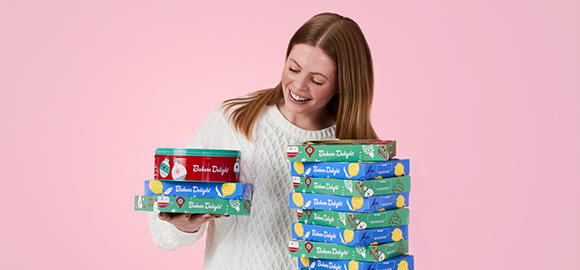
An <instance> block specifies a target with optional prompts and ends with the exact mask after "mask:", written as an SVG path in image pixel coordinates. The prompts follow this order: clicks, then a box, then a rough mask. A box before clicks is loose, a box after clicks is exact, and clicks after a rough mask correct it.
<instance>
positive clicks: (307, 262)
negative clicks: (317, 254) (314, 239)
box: [300, 257, 310, 267]
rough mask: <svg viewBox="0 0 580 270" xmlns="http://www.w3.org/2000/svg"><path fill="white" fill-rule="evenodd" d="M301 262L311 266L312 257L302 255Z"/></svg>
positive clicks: (303, 264)
mask: <svg viewBox="0 0 580 270" xmlns="http://www.w3.org/2000/svg"><path fill="white" fill-rule="evenodd" d="M300 263H302V266H306V267H308V266H310V259H308V258H307V257H300Z"/></svg>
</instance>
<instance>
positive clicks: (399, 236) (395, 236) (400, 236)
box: [391, 228, 403, 242]
mask: <svg viewBox="0 0 580 270" xmlns="http://www.w3.org/2000/svg"><path fill="white" fill-rule="evenodd" d="M391 238H392V239H393V241H395V242H397V241H399V240H402V239H403V231H401V229H399V228H396V229H394V230H393V232H392V233H391Z"/></svg>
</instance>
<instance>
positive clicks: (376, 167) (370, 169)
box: [290, 159, 409, 180]
mask: <svg viewBox="0 0 580 270" xmlns="http://www.w3.org/2000/svg"><path fill="white" fill-rule="evenodd" d="M290 172H291V175H292V176H302V177H316V178H338V179H352V180H370V179H378V178H387V177H396V176H404V175H409V160H408V159H391V160H389V161H383V162H291V166H290Z"/></svg>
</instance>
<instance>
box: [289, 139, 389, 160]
mask: <svg viewBox="0 0 580 270" xmlns="http://www.w3.org/2000/svg"><path fill="white" fill-rule="evenodd" d="M396 149H397V146H396V141H390V140H388V141H387V140H385V141H381V140H332V141H313V142H306V143H302V144H291V145H288V147H287V149H286V157H287V158H288V160H289V161H314V162H319V161H355V162H356V161H385V160H389V159H391V158H393V157H394V156H395V154H396Z"/></svg>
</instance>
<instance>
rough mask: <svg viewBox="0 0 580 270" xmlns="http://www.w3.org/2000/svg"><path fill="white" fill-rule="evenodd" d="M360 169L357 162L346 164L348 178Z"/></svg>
mask: <svg viewBox="0 0 580 270" xmlns="http://www.w3.org/2000/svg"><path fill="white" fill-rule="evenodd" d="M359 170H360V166H359V164H358V163H351V164H348V173H349V174H350V176H349V178H352V177H353V176H356V175H357V174H358V172H359Z"/></svg>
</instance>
